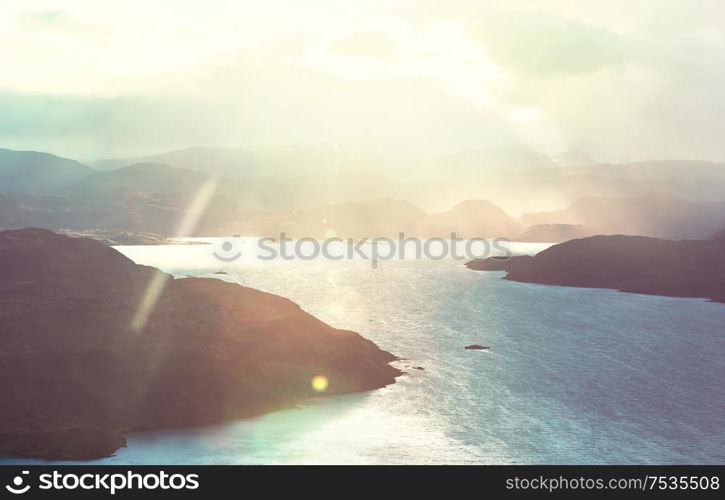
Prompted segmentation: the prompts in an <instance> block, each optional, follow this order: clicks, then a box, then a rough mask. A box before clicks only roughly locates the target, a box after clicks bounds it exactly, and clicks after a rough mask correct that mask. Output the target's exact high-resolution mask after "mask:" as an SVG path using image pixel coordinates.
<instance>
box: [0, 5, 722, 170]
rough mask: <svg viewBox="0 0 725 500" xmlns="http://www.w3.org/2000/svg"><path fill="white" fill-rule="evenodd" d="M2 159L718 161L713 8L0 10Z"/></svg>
mask: <svg viewBox="0 0 725 500" xmlns="http://www.w3.org/2000/svg"><path fill="white" fill-rule="evenodd" d="M0 68H2V69H1V70H0V147H6V148H11V149H33V150H43V151H51V152H54V153H57V154H61V155H64V156H70V157H74V158H79V159H83V160H90V159H95V158H107V157H128V156H135V155H141V154H149V153H157V152H163V151H168V150H172V149H177V148H182V147H188V146H224V147H250V148H263V147H270V146H278V145H288V144H294V145H304V144H311V145H321V146H324V147H328V146H329V147H341V148H349V149H363V150H367V149H370V150H375V151H382V152H390V153H396V154H398V153H405V152H412V151H415V152H417V153H419V154H420V153H423V154H425V153H429V152H430V153H436V154H437V153H441V152H444V153H445V152H454V151H463V150H475V149H479V148H497V147H505V146H510V145H522V146H524V147H529V148H532V149H535V150H538V151H542V152H544V153H546V154H555V153H558V152H561V151H564V150H567V149H574V148H576V149H581V150H583V151H586V152H587V153H589V154H590V155H592V156H593V157H595V158H597V159H599V160H602V161H634V160H645V159H703V160H713V161H725V141H724V140H723V139H722V131H723V126H722V115H723V112H724V111H725V92H723V89H724V88H725V2H721V1H719V0H712V1H708V0H689V1H684V0H656V1H649V0H640V1H637V2H632V1H622V0H610V1H607V2H602V1H601V0H597V1H589V0H572V1H564V0H530V1H523V0H505V1H486V0H445V1H442V0H418V1H416V0H388V1H382V0H366V1H353V0H305V1H299V0H284V1H283V0H264V1H262V0H257V1H240V0H204V1H198V0H196V1H192V0H173V1H172V0H168V1H161V0H143V1H140V0H125V1H123V2H117V1H110V0H109V1H106V0H62V1H61V0H2V2H0Z"/></svg>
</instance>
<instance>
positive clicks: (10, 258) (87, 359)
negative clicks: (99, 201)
mask: <svg viewBox="0 0 725 500" xmlns="http://www.w3.org/2000/svg"><path fill="white" fill-rule="evenodd" d="M0 332H1V334H2V346H0V360H1V361H2V363H1V366H2V369H1V370H0V391H1V392H2V394H3V411H2V412H0V452H3V453H9V454H15V455H24V456H30V457H41V458H47V459H58V460H60V459H65V460H68V459H92V458H99V457H103V456H109V455H111V454H113V453H114V452H115V451H116V450H117V449H118V448H119V447H121V446H124V445H125V440H124V438H123V434H124V433H127V432H130V431H134V430H147V429H159V428H168V427H179V426H195V425H206V424H212V423H218V422H223V421H226V420H230V419H237V418H244V417H250V416H253V415H259V414H262V413H266V412H271V411H275V410H279V409H283V408H289V407H292V406H294V405H295V404H296V403H298V402H300V401H302V400H304V399H306V398H308V397H310V396H313V395H317V394H320V393H322V392H324V394H341V393H350V392H358V391H368V390H372V389H377V388H380V387H383V386H386V385H388V384H392V383H394V382H395V379H396V377H398V376H399V375H401V373H402V372H401V371H400V370H398V369H397V368H394V367H392V366H390V363H391V362H392V361H395V360H397V359H398V358H397V357H396V356H394V355H392V354H390V353H388V352H386V351H383V350H382V349H380V348H378V347H377V346H376V345H375V344H373V343H372V342H370V341H369V340H366V339H364V338H363V337H361V336H360V335H358V334H357V333H354V332H351V331H346V330H338V329H335V328H333V327H331V326H329V325H327V324H325V323H323V322H322V321H320V320H318V319H316V318H314V317H313V316H311V315H310V314H307V313H306V312H304V311H303V310H302V309H300V307H299V306H298V305H297V304H295V303H293V302H291V301H289V300H287V299H285V298H282V297H279V296H277V295H272V294H269V293H264V292H260V291H258V290H254V289H251V288H247V287H243V286H240V285H237V284H234V283H228V282H225V281H221V280H218V279H212V278H182V279H174V278H173V277H171V276H170V275H167V274H165V273H163V272H161V271H159V270H157V269H154V268H151V267H146V266H140V265H136V264H135V263H134V262H133V261H131V260H130V259H128V258H126V257H125V256H123V255H122V254H121V253H119V252H118V251H117V250H115V249H113V248H110V247H108V246H106V245H103V244H102V243H99V242H97V241H94V240H90V239H85V238H72V237H68V236H64V235H59V234H55V233H53V232H51V231H48V230H44V229H22V230H9V231H2V232H0ZM320 377H322V378H323V379H324V381H325V383H324V384H314V385H313V384H312V380H313V379H315V380H320Z"/></svg>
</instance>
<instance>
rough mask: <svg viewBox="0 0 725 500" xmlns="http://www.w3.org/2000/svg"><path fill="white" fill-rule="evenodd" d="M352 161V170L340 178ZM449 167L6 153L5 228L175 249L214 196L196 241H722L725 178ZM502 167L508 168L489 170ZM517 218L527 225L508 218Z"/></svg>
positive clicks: (498, 158) (254, 155) (628, 168)
mask: <svg viewBox="0 0 725 500" xmlns="http://www.w3.org/2000/svg"><path fill="white" fill-rule="evenodd" d="M345 157H346V158H347V159H348V161H346V162H344V166H347V167H351V168H341V164H342V163H343V162H342V160H341V158H345ZM441 158H445V159H446V160H447V161H449V163H448V164H447V170H446V174H445V177H444V178H443V179H444V180H442V181H436V180H431V179H424V178H420V179H409V180H401V179H394V178H391V177H390V176H388V175H386V174H385V173H382V172H381V170H380V169H381V165H382V166H385V163H384V162H383V160H380V159H379V158H376V157H375V156H374V155H371V154H352V153H346V152H335V151H325V150H320V149H312V148H309V149H305V148H288V149H274V150H271V151H264V150H259V151H251V150H246V149H236V150H227V149H221V148H192V149H186V150H181V151H175V152H171V153H165V154H160V155H153V156H149V157H145V158H134V159H129V160H102V161H99V162H94V163H93V164H92V166H93V167H94V168H91V167H90V166H87V165H84V164H82V163H79V162H77V161H75V160H70V159H67V158H61V157H58V156H54V155H51V154H47V153H39V152H22V151H10V150H0V181H2V183H1V184H0V228H21V227H26V226H37V227H45V228H50V229H57V230H60V229H67V230H73V231H84V230H115V231H132V232H152V233H158V234H160V235H162V236H177V234H176V232H177V230H178V229H179V227H180V223H181V221H182V220H184V219H185V218H186V217H187V216H188V215H189V210H190V207H192V206H193V204H194V200H197V197H198V195H199V193H200V191H201V189H202V187H204V186H206V187H208V188H209V189H208V193H206V194H208V195H209V196H208V199H205V200H204V201H205V205H204V207H203V210H202V211H201V213H200V214H199V220H198V222H197V224H196V226H195V229H194V230H193V232H192V234H185V236H192V235H202V236H213V235H228V234H250V235H270V234H278V233H279V232H282V231H285V232H287V233H288V234H290V235H296V236H313V237H324V236H325V235H330V234H336V235H345V236H352V237H374V236H391V235H396V236H397V234H398V233H399V232H406V233H407V234H412V235H419V236H448V235H450V233H452V232H455V233H457V234H458V235H459V236H462V237H480V236H483V237H496V236H502V237H508V238H514V239H521V240H525V241H537V240H538V241H552V242H556V241H563V240H565V239H571V238H573V237H582V236H588V235H592V234H616V233H622V234H639V235H646V236H655V237H663V238H675V239H677V238H705V237H707V236H709V235H710V234H712V233H714V232H716V231H718V230H720V229H722V228H724V227H725V204H724V203H723V201H725V165H723V164H717V163H709V162H696V161H686V162H675V161H665V162H640V163H632V164H626V165H605V164H593V163H591V161H593V160H591V159H590V158H589V157H588V156H587V155H586V154H585V153H582V152H579V151H572V152H568V153H566V154H563V155H559V156H558V157H555V158H549V157H546V156H544V155H540V154H538V153H534V152H531V151H528V150H525V149H511V150H497V151H491V150H481V151H473V152H467V153H461V154H458V155H448V156H445V157H443V156H439V157H436V158H435V159H429V160H428V161H435V162H440V161H441ZM139 160H143V161H141V162H139ZM376 161H378V163H376ZM385 161H390V160H389V159H388V160H385ZM380 162H383V163H380ZM505 162H509V165H510V167H509V168H492V167H491V165H494V166H495V165H500V164H502V163H505ZM582 162H585V163H582ZM586 162H589V163H586ZM127 163H130V164H129V165H126V164H127ZM513 165H517V167H514V166H513ZM423 166H425V168H428V167H429V166H430V165H427V166H426V165H423ZM423 166H422V167H421V168H423ZM98 168H102V169H103V170H99V169H98ZM391 169H392V167H391ZM383 170H385V169H384V168H383ZM391 171H392V170H391ZM197 201H198V200H197ZM450 207H453V208H450ZM552 207H553V209H552ZM507 212H508V213H507ZM517 212H518V213H523V215H522V216H521V217H518V218H517V217H515V216H512V215H510V214H511V213H517Z"/></svg>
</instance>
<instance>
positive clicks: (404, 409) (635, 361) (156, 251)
mask: <svg viewBox="0 0 725 500" xmlns="http://www.w3.org/2000/svg"><path fill="white" fill-rule="evenodd" d="M210 241H211V240H210ZM213 241H214V244H213V245H189V246H146V247H119V248H118V249H119V250H120V251H121V252H122V253H124V254H125V255H127V256H128V257H130V258H132V259H133V260H134V261H135V262H137V263H139V264H147V265H152V266H156V267H159V268H161V269H163V270H165V271H167V272H170V273H172V274H174V275H175V276H176V277H184V276H187V275H190V276H202V277H216V278H219V279H224V280H227V281H233V282H237V283H240V284H242V285H245V286H250V287H254V288H257V289H260V290H263V291H266V292H271V293H276V294H279V295H283V296H285V297H288V298H290V299H292V300H293V301H295V302H297V303H298V304H299V305H300V306H301V307H302V308H303V309H305V310H306V311H308V312H310V313H311V314H313V315H315V316H317V317H319V318H320V319H322V320H323V321H325V322H327V323H329V324H330V325H333V326H335V327H338V328H344V329H349V330H354V331H357V332H359V333H360V334H361V335H363V336H364V337H366V338H368V339H370V340H372V341H374V342H375V343H377V344H378V345H379V346H380V347H381V348H383V349H386V350H388V351H390V352H392V353H394V354H396V355H398V356H400V357H401V358H404V360H403V361H400V362H399V363H398V365H399V366H400V367H401V368H402V369H403V370H405V372H406V375H404V376H402V377H400V378H399V379H398V382H397V383H396V384H394V385H391V386H388V387H386V388H383V389H380V390H377V391H372V392H369V393H364V394H355V395H349V396H334V397H333V396H331V397H324V396H323V397H319V398H316V399H313V400H310V401H307V402H305V403H303V404H301V405H299V407H298V408H295V409H290V410H287V411H281V412H276V413H272V414H268V415H265V416H261V417H258V418H254V419H248V420H241V421H235V422H229V423H226V424H223V425H217V426H213V427H205V428H196V429H175V430H166V431H159V432H144V433H136V434H131V435H129V436H128V447H127V448H124V449H121V450H119V451H118V453H117V454H116V455H115V456H114V457H110V458H107V459H103V460H96V461H93V462H91V463H97V464H590V463H595V464H613V463H627V464H640V463H649V464H676V463H698V464H699V463H722V462H725V388H724V385H723V381H724V380H725V354H724V353H725V335H724V332H725V329H724V328H723V325H725V304H718V303H710V302H706V301H705V300H699V299H680V298H670V297H656V296H646V295H635V294H626V293H620V292H616V291H613V290H602V289H581V288H567V287H557V286H542V285H534V284H526V283H514V282H508V281H505V280H503V279H501V278H502V277H503V276H504V273H502V272H477V271H471V270H468V269H466V268H465V267H464V266H463V262H464V261H458V260H452V259H445V260H413V259H408V260H389V261H385V262H380V263H379V265H378V267H377V268H376V269H372V268H371V266H370V263H369V262H367V261H364V260H352V261H350V260H344V261H331V260H325V259H315V260H311V261H299V260H291V261H283V260H274V261H269V262H260V261H258V260H256V259H253V258H239V259H238V260H235V261H233V262H230V263H224V262H220V261H219V260H217V259H216V258H214V257H213V256H212V251H213V250H214V249H216V248H217V247H218V246H219V244H220V242H221V240H213ZM241 243H242V244H247V245H251V244H253V243H251V242H250V241H244V242H241ZM512 246H513V248H514V249H515V251H516V253H535V252H536V251H538V250H540V249H541V248H545V247H546V245H543V246H542V245H533V244H512ZM243 253H244V254H245V255H248V254H249V252H243ZM217 271H224V272H226V273H227V274H225V275H218V274H213V273H214V272H217ZM469 344H481V345H484V346H490V350H487V351H474V350H465V349H464V347H465V346H466V345H469ZM414 366H420V367H422V368H423V370H417V369H413V368H412V367H414ZM190 369H193V367H190ZM5 462H6V463H10V462H12V463H39V462H40V461H37V460H19V459H6V460H5Z"/></svg>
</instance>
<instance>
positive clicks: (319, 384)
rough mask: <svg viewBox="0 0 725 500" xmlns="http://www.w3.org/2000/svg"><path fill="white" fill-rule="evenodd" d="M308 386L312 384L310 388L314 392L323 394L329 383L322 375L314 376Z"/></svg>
mask: <svg viewBox="0 0 725 500" xmlns="http://www.w3.org/2000/svg"><path fill="white" fill-rule="evenodd" d="M310 384H312V388H313V389H314V390H315V391H317V392H325V390H327V386H328V385H329V381H328V380H327V377H325V376H324V375H315V376H314V377H312V381H311V382H310Z"/></svg>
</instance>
